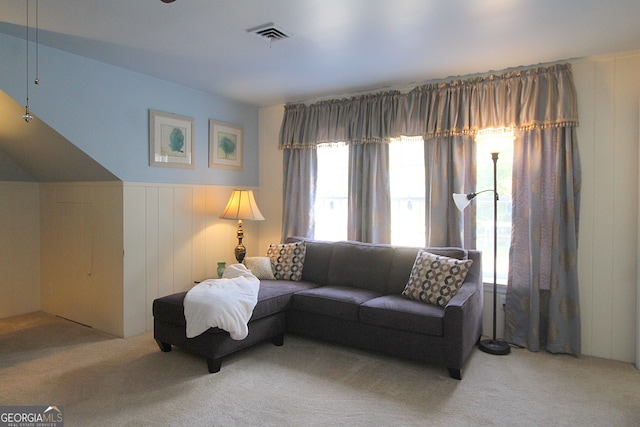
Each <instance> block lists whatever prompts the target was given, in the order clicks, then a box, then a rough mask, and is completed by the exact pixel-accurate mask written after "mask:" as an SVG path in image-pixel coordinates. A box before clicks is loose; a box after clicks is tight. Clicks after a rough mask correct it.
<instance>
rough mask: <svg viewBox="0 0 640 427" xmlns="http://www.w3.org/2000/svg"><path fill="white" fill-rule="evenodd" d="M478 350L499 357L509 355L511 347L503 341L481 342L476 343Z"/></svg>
mask: <svg viewBox="0 0 640 427" xmlns="http://www.w3.org/2000/svg"><path fill="white" fill-rule="evenodd" d="M478 348H480V350H482V351H484V352H485V353H489V354H497V355H500V356H502V355H505V354H509V353H511V347H510V346H509V344H507V343H506V342H504V341H496V340H482V341H480V342H479V343H478Z"/></svg>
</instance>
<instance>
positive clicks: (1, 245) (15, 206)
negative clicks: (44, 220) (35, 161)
mask: <svg viewBox="0 0 640 427" xmlns="http://www.w3.org/2000/svg"><path fill="white" fill-rule="evenodd" d="M0 295H1V296H0V318H4V317H9V316H16V315H18V314H24V313H30V312H33V311H38V310H40V190H39V185H38V183H37V182H8V181H2V182H0Z"/></svg>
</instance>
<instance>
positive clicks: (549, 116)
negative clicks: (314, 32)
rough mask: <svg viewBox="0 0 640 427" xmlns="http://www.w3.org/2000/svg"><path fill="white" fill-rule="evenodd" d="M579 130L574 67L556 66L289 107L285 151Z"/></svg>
mask: <svg viewBox="0 0 640 427" xmlns="http://www.w3.org/2000/svg"><path fill="white" fill-rule="evenodd" d="M577 125H578V108H577V99H576V91H575V87H574V85H573V76H572V73H571V65H570V64H557V65H553V66H550V67H546V68H544V67H536V68H530V69H525V70H518V71H509V72H506V73H503V74H501V75H490V76H488V77H477V78H472V79H468V80H456V81H451V82H447V83H433V84H426V85H422V86H417V87H415V88H414V89H412V90H411V91H410V92H408V93H401V92H399V91H388V92H381V93H378V94H370V95H361V96H356V97H352V98H343V99H335V100H329V101H321V102H317V103H314V104H311V105H305V104H290V105H287V106H285V113H284V118H283V121H282V126H281V129H280V148H281V149H285V148H313V147H315V146H316V145H318V144H323V143H335V142H347V143H350V144H366V143H387V142H389V140H390V139H391V138H397V137H400V136H402V135H404V136H422V137H423V138H425V139H429V138H434V137H443V136H458V135H468V134H474V133H475V132H476V131H478V130H479V129H484V128H489V127H502V126H513V127H514V128H515V129H516V130H529V129H536V128H540V129H545V128H552V127H561V126H562V127H574V126H577Z"/></svg>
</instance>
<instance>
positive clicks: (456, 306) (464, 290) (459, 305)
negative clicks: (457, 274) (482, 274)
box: [444, 282, 483, 369]
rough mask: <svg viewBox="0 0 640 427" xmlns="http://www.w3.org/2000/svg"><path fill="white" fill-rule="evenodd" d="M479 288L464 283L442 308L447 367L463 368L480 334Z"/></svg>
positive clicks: (472, 284)
mask: <svg viewBox="0 0 640 427" xmlns="http://www.w3.org/2000/svg"><path fill="white" fill-rule="evenodd" d="M482 304H483V293H482V287H481V286H478V283H476V282H465V283H464V284H463V285H462V286H461V287H460V290H459V291H458V293H457V294H456V295H455V296H454V297H453V298H452V299H451V301H449V304H447V306H446V307H445V309H444V338H445V343H446V344H445V345H446V352H445V355H446V361H445V362H446V364H447V367H448V368H453V369H462V365H463V364H464V361H465V360H466V359H467V357H468V356H469V353H471V350H472V349H473V347H474V346H475V345H476V343H477V342H478V340H479V339H480V335H481V334H482Z"/></svg>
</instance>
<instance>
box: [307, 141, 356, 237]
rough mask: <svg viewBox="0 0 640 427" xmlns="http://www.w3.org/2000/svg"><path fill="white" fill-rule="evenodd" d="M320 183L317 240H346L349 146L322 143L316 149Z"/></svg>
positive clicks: (316, 207)
mask: <svg viewBox="0 0 640 427" xmlns="http://www.w3.org/2000/svg"><path fill="white" fill-rule="evenodd" d="M316 151H317V153H316V154H317V155H318V183H317V186H316V201H315V204H314V205H313V208H314V212H315V221H316V231H315V236H314V237H315V238H316V239H319V240H331V241H337V240H345V239H346V238H347V220H348V212H349V211H348V204H347V203H348V199H347V195H348V193H349V175H348V172H349V146H347V145H346V144H342V145H337V144H322V145H320V146H318V148H317V150H316Z"/></svg>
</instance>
